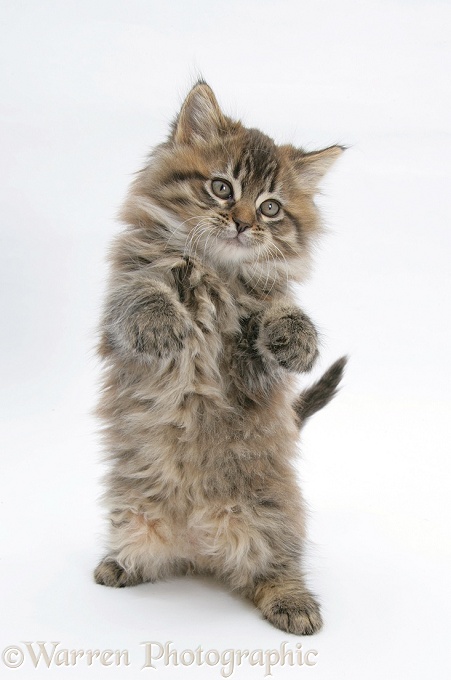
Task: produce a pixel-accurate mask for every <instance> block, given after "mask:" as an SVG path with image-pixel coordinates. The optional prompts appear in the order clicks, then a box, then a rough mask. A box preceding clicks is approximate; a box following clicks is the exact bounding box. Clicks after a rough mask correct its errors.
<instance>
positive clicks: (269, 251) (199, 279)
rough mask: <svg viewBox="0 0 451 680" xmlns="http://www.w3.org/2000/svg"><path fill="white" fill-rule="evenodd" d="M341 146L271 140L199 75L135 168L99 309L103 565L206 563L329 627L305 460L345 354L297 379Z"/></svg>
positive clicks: (107, 581) (284, 625)
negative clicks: (308, 533)
mask: <svg viewBox="0 0 451 680" xmlns="http://www.w3.org/2000/svg"><path fill="white" fill-rule="evenodd" d="M341 152H342V148H341V147H339V146H332V147H330V148H328V149H324V150H323V151H318V152H313V153H306V152H305V151H302V150H300V149H296V148H294V147H292V146H290V145H286V146H276V144H275V143H274V142H273V141H272V139H270V138H269V137H267V136H266V135H264V134H262V133H261V132H260V131H258V130H254V129H247V128H245V127H244V126H243V125H242V124H241V123H240V122H237V121H233V120H231V119H230V118H228V117H227V116H225V115H224V114H223V112H222V111H221V109H220V108H219V106H218V103H217V101H216V99H215V96H214V94H213V92H212V90H211V89H210V88H209V87H208V85H207V84H206V83H204V82H198V83H197V84H196V86H195V87H194V88H193V89H192V90H191V92H190V93H189V94H188V97H187V98H186V100H185V102H184V103H183V106H182V108H181V111H180V113H179V115H178V116H177V118H176V120H175V122H174V124H173V126H172V130H171V133H170V135H169V138H168V140H167V141H166V142H164V143H163V144H161V145H159V146H158V147H157V148H156V149H155V150H154V151H153V153H152V154H151V155H150V157H149V159H148V162H147V163H146V165H145V167H144V168H143V169H142V170H141V171H140V172H139V174H138V175H137V177H136V179H135V181H134V182H133V184H132V186H131V189H130V191H129V194H128V197H127V199H126V201H125V205H124V206H123V209H122V212H121V217H122V219H123V221H124V222H125V224H126V225H127V228H126V229H125V231H124V232H123V233H122V234H121V235H120V236H119V237H118V238H117V239H116V241H115V244H114V246H113V249H112V252H111V277H110V282H109V291H108V295H107V299H106V304H105V309H104V314H103V320H102V326H101V329H102V336H101V343H100V355H101V357H102V358H103V360H104V364H105V372H104V387H103V396H102V399H101V403H100V405H99V414H100V416H101V418H102V419H103V421H104V423H105V428H104V435H105V442H106V447H107V450H108V458H109V461H110V472H109V474H108V476H107V479H106V485H107V491H106V493H105V503H106V506H107V508H108V510H109V519H110V527H109V529H110V533H109V539H108V549H107V554H106V556H105V558H104V559H103V560H102V561H101V562H100V564H99V565H98V567H97V569H96V570H95V580H96V581H97V583H101V584H103V585H107V586H115V587H122V586H130V585H136V584H138V583H141V582H143V581H156V580H157V579H160V578H166V577H168V576H171V575H174V574H183V573H187V572H192V571H195V572H197V573H209V574H213V575H215V576H217V577H218V578H220V579H221V580H223V581H224V582H226V583H227V584H228V585H229V586H230V587H231V588H234V589H236V590H238V591H240V592H241V593H243V595H245V596H246V597H248V598H250V599H251V600H252V602H254V603H255V605H256V606H257V607H258V608H259V609H260V610H261V611H262V613H263V616H264V617H265V618H266V619H268V620H269V621H270V622H271V623H273V624H274V625H275V626H277V627H278V628H281V629H282V630H285V631H289V632H291V633H297V634H310V633H314V632H315V631H317V630H319V628H320V627H321V616H320V610H319V606H318V603H317V601H316V600H315V598H314V597H313V595H312V594H311V593H310V591H309V590H308V588H307V587H306V584H305V580H304V575H303V572H302V567H301V560H302V557H303V552H304V548H303V544H304V514H305V513H304V508H303V503H302V500H301V497H300V493H299V489H298V487H297V483H296V475H295V471H294V469H293V467H292V466H293V458H294V456H295V454H296V444H297V440H298V433H299V428H300V426H301V425H302V423H303V422H304V421H305V419H306V418H307V417H308V416H310V415H311V414H312V413H314V412H315V411H316V410H318V409H319V408H321V407H322V406H324V404H326V403H327V402H328V401H329V400H330V399H331V397H332V396H333V395H334V393H335V391H336V388H337V386H338V383H339V381H340V378H341V375H342V371H343V368H344V364H345V359H344V358H343V359H341V360H339V361H338V362H336V363H335V364H334V365H333V366H332V367H331V368H330V369H329V370H328V371H327V373H326V374H325V375H324V376H323V377H322V378H321V379H320V380H319V381H318V382H317V383H315V384H314V385H313V386H312V387H310V388H309V389H308V390H307V391H305V392H304V393H303V394H301V395H296V394H295V389H294V375H295V374H297V373H300V372H305V371H309V370H310V368H311V367H312V365H313V363H314V361H315V359H316V357H317V355H318V348H317V333H316V330H315V328H314V326H313V324H312V322H311V321H310V319H309V318H308V316H307V315H306V314H305V313H304V312H303V311H302V310H301V309H300V308H299V307H298V306H297V304H296V302H295V300H294V297H293V294H292V292H291V290H290V282H292V281H301V280H303V279H304V277H305V275H306V273H307V270H308V263H309V253H310V249H311V244H312V243H313V241H314V239H315V237H316V236H317V235H318V233H319V231H320V227H319V222H318V215H317V209H316V207H315V204H314V201H313V198H314V195H315V191H316V189H317V185H318V182H319V181H320V180H321V178H322V176H323V175H324V173H325V172H326V170H327V169H328V168H329V166H331V165H332V163H333V162H334V161H335V159H336V158H337V157H338V156H339V155H340V154H341Z"/></svg>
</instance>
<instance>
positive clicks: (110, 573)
mask: <svg viewBox="0 0 451 680" xmlns="http://www.w3.org/2000/svg"><path fill="white" fill-rule="evenodd" d="M94 580H95V582H96V583H98V584H99V585H101V586H110V588H125V587H126V586H136V585H138V584H139V583H142V581H143V579H142V578H141V577H140V576H139V575H136V574H129V573H127V572H126V571H125V569H123V568H122V567H121V566H120V564H118V563H117V562H116V560H114V559H109V558H106V559H104V560H102V561H101V562H100V564H99V565H98V566H97V567H96V569H95V571H94Z"/></svg>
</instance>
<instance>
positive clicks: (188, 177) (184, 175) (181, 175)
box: [165, 170, 207, 184]
mask: <svg viewBox="0 0 451 680" xmlns="http://www.w3.org/2000/svg"><path fill="white" fill-rule="evenodd" d="M196 179H197V180H201V181H203V182H205V180H206V179H207V178H206V177H205V175H203V174H202V173H201V172H198V171H197V170H193V171H191V172H190V171H186V172H183V171H181V170H175V171H174V172H172V173H171V174H169V175H168V176H167V177H166V180H165V181H166V184H172V183H174V182H192V181H193V180H196Z"/></svg>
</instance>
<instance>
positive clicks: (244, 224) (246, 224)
mask: <svg viewBox="0 0 451 680" xmlns="http://www.w3.org/2000/svg"><path fill="white" fill-rule="evenodd" d="M233 221H234V222H235V226H236V230H237V232H238V234H241V233H242V232H243V231H245V230H246V229H249V228H250V227H251V225H250V224H249V222H243V220H238V219H237V218H236V217H234V218H233Z"/></svg>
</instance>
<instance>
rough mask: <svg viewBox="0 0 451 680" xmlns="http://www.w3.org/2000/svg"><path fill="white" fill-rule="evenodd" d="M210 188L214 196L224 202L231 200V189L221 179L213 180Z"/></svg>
mask: <svg viewBox="0 0 451 680" xmlns="http://www.w3.org/2000/svg"><path fill="white" fill-rule="evenodd" d="M211 188H212V191H213V193H214V195H215V196H217V197H218V198H223V199H225V200H226V201H227V200H228V199H229V198H233V189H232V187H231V186H230V184H229V183H228V182H226V181H225V180H223V179H214V180H213V181H212V183H211Z"/></svg>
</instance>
